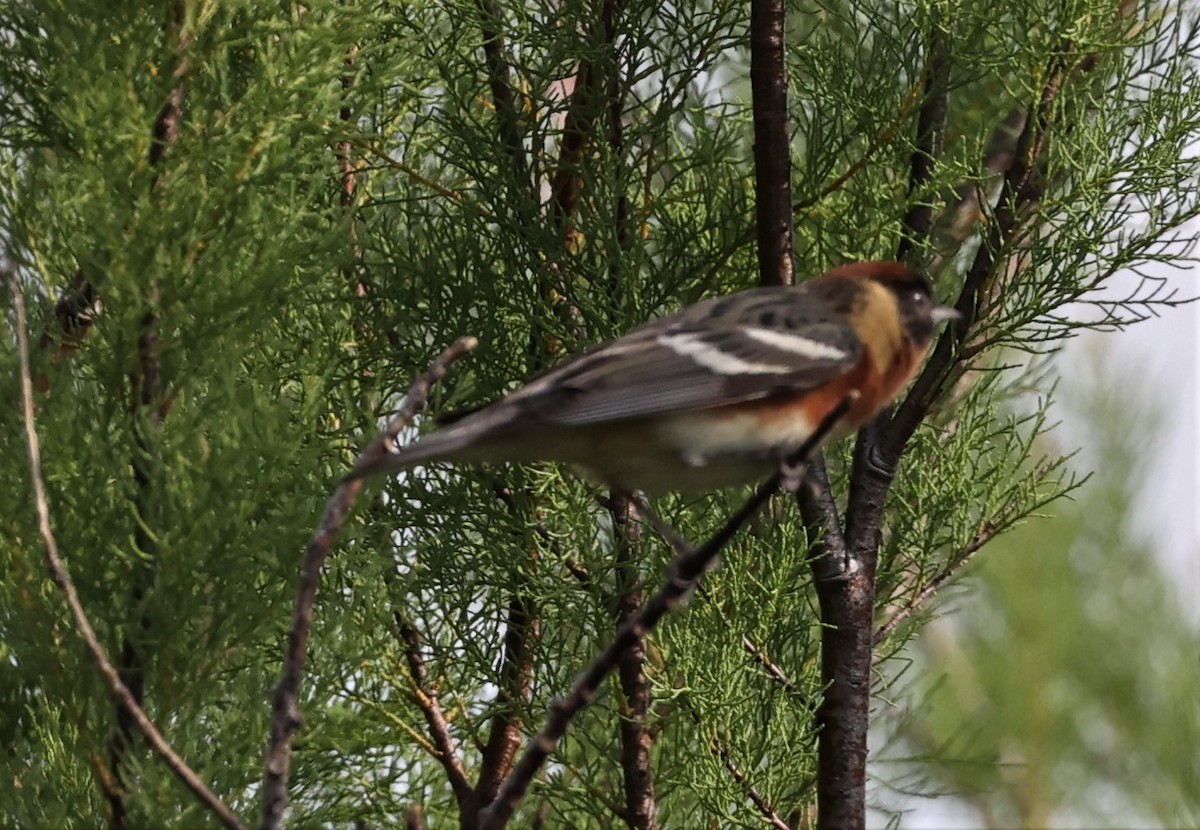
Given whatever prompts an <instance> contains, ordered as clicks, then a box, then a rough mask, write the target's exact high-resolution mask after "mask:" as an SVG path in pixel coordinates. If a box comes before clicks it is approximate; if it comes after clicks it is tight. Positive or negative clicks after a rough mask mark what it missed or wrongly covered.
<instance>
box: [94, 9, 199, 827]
mask: <svg viewBox="0 0 1200 830" xmlns="http://www.w3.org/2000/svg"><path fill="white" fill-rule="evenodd" d="M185 14H186V13H185V10H184V7H183V4H182V3H180V2H177V3H175V4H174V6H173V7H172V9H171V13H170V16H169V18H168V20H167V23H166V26H165V29H166V34H167V38H168V40H169V41H170V42H171V46H172V48H173V50H174V53H175V55H176V56H178V59H177V64H176V66H175V71H174V73H173V75H172V77H173V78H174V80H175V84H174V86H172V87H171V90H170V91H169V92H168V93H167V100H166V101H165V102H164V103H163V106H162V109H161V110H160V111H159V114H158V118H157V119H156V120H155V122H154V128H153V134H152V140H151V142H150V153H149V162H150V166H151V168H152V169H154V171H155V172H154V178H153V181H152V184H151V195H150V198H151V199H156V200H159V199H161V193H160V192H158V191H159V188H158V185H159V183H160V182H161V181H162V173H161V169H160V168H161V167H162V162H163V158H164V156H165V155H166V152H167V148H169V147H170V146H171V145H172V144H173V143H174V142H175V140H176V139H177V138H178V137H179V127H180V123H181V122H182V119H183V89H184V85H183V77H184V76H185V75H186V74H187V71H188V58H187V55H186V54H184V50H185V49H186V47H187V44H188V40H189V37H188V35H187V34H186V32H184V29H183V27H184V23H185ZM159 279H160V277H159V275H157V274H156V275H153V276H151V278H150V288H149V296H148V297H147V300H146V302H147V308H146V309H145V311H144V312H143V313H142V317H141V320H140V322H139V324H138V340H137V361H136V365H135V368H134V369H133V371H132V373H131V374H130V378H129V385H130V405H129V423H130V431H131V432H132V434H133V445H134V452H133V458H132V459H131V466H132V468H133V480H134V495H133V503H134V504H133V507H134V513H135V516H136V521H135V522H134V527H133V544H134V548H135V549H136V550H137V553H138V556H137V557H136V559H135V560H134V566H133V573H132V574H131V577H130V589H129V598H130V606H131V607H132V608H133V609H135V610H138V612H139V613H138V619H137V622H136V623H135V624H134V625H135V626H136V627H134V626H130V628H131V629H133V630H127V631H126V633H125V635H124V637H123V640H122V644H121V652H120V655H119V657H118V660H117V671H118V673H119V675H120V677H121V681H122V682H123V683H124V684H125V687H126V688H127V689H128V690H129V693H130V694H131V695H133V699H134V700H135V701H136V702H137V704H138V706H139V707H142V706H145V688H146V674H145V672H146V669H145V664H144V661H143V658H142V653H141V650H142V648H143V646H144V644H145V643H146V642H147V640H148V638H149V633H150V628H151V618H150V613H149V609H148V607H147V605H146V602H145V600H146V596H147V594H149V593H150V592H151V591H152V590H153V587H154V583H155V580H156V575H157V574H156V570H157V560H158V537H159V534H160V532H161V530H162V510H163V505H162V497H161V494H160V488H159V483H158V481H157V478H158V473H159V472H160V470H161V468H162V457H161V452H160V433H161V430H162V422H163V419H164V418H165V417H166V414H167V410H168V409H169V408H170V403H171V397H170V396H169V395H168V394H167V393H166V388H165V381H164V378H163V370H162V361H161V356H160V353H159V352H160V344H159V333H158V329H159V322H160V321H159V312H158V306H159V302H160V290H159V287H158V283H159ZM116 716H117V726H116V730H115V731H114V732H113V734H112V736H111V737H110V739H109V765H110V767H111V769H112V773H113V777H114V778H115V779H116V782H117V788H116V790H115V791H113V794H112V795H110V798H109V807H110V809H111V811H112V814H111V820H110V826H111V827H112V828H113V830H124V828H125V827H126V826H127V825H126V812H127V810H126V798H127V796H128V794H129V793H130V792H132V791H133V790H135V789H136V782H135V781H134V779H133V777H132V775H131V774H130V773H129V772H127V770H126V767H128V766H130V765H129V763H128V760H129V755H130V753H131V751H132V750H133V736H134V735H135V734H136V733H137V728H136V724H135V723H134V720H133V718H132V717H131V715H130V713H129V711H128V710H127V709H126V708H125V707H123V706H118V707H117V712H116Z"/></svg>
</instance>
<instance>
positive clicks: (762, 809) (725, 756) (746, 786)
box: [713, 741, 792, 830]
mask: <svg viewBox="0 0 1200 830" xmlns="http://www.w3.org/2000/svg"><path fill="white" fill-rule="evenodd" d="M713 751H714V752H715V753H716V754H717V757H719V758H720V759H721V763H723V764H724V765H725V769H727V770H729V774H730V775H732V776H733V780H734V781H736V782H737V783H738V786H740V787H741V788H742V790H743V791H744V792H745V793H746V797H747V798H749V799H750V800H751V801H752V802H754V806H755V807H757V808H758V812H759V813H761V814H762V817H763V818H764V819H765V820H766V822H767V824H769V825H771V826H772V827H774V828H777V830H792V828H791V827H789V826H788V823H787V822H786V821H784V820H783V819H781V818H780V817H779V814H778V813H776V812H775V810H774V808H773V807H771V805H770V804H769V803H768V802H767V800H766V799H765V798H763V795H762V793H760V792H759V791H758V790H757V789H755V787H754V785H753V784H751V783H750V782H749V781H748V780H747V778H746V776H745V775H744V774H743V773H742V771H741V770H740V769H738V767H737V764H735V763H734V762H733V758H732V757H730V755H729V749H728V748H726V747H725V746H723V745H721V744H718V743H716V742H715V741H714V742H713Z"/></svg>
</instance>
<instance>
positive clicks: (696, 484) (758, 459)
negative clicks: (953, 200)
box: [348, 261, 959, 493]
mask: <svg viewBox="0 0 1200 830" xmlns="http://www.w3.org/2000/svg"><path fill="white" fill-rule="evenodd" d="M958 316H959V313H958V312H957V311H956V310H955V309H953V308H951V307H949V306H945V305H939V304H938V303H937V302H936V301H935V300H934V298H933V292H932V290H931V289H930V285H929V283H928V281H927V280H925V279H924V278H923V277H922V276H920V275H919V274H917V273H916V272H914V271H912V270H911V269H909V268H908V267H906V266H904V265H901V264H900V263H896V262H887V261H863V262H852V263H849V264H845V265H842V266H839V267H836V268H834V269H832V270H830V271H828V272H826V273H824V274H822V275H820V276H818V277H814V278H812V279H810V280H807V281H805V282H803V283H801V284H799V285H794V286H770V287H758V288H750V289H746V290H743V291H739V292H736V293H733V294H728V295H725V296H721V297H716V298H713V299H708V300H703V301H701V302H698V303H695V304H693V305H689V306H685V307H684V308H682V309H680V310H678V311H676V312H674V313H673V314H669V315H667V316H664V317H660V318H657V319H655V320H652V321H650V322H648V323H646V324H644V325H642V326H640V327H638V328H635V329H633V330H632V331H630V332H628V333H627V334H625V335H623V336H621V337H618V338H616V339H614V340H611V341H609V342H607V343H603V344H601V345H599V346H596V347H594V348H592V349H589V350H587V351H584V352H582V353H580V354H578V355H576V356H574V357H570V358H567V359H565V360H564V361H563V362H561V363H559V364H558V365H557V366H554V367H552V368H551V369H549V370H548V371H547V372H546V373H545V374H543V375H541V376H540V377H536V378H535V379H533V380H531V381H530V382H528V383H526V384H525V385H524V386H521V387H519V388H518V389H516V390H514V391H513V392H511V393H509V394H508V395H506V396H504V397H502V398H500V399H499V400H497V401H495V402H494V403H491V404H488V405H486V406H483V407H481V408H479V409H477V410H475V411H473V412H471V413H469V414H467V415H465V416H463V417H461V418H459V419H457V420H455V421H453V422H452V423H450V424H448V425H446V426H444V427H443V428H441V429H439V430H437V431H435V432H432V433H430V434H428V435H426V436H424V437H422V438H420V439H418V440H417V441H415V442H413V443H411V444H409V445H407V446H404V447H402V448H400V449H398V450H397V451H395V452H391V453H388V454H386V455H384V456H382V457H380V458H377V459H375V460H372V461H369V462H366V463H360V465H359V466H358V467H356V468H355V469H354V470H353V471H352V472H351V474H350V475H349V476H348V478H350V479H359V478H367V477H371V476H376V475H380V474H384V473H392V472H396V471H399V470H402V469H405V468H410V467H413V466H415V465H425V464H429V463H434V462H452V463H502V462H513V463H532V462H542V461H551V462H564V463H568V464H571V465H574V466H575V467H577V468H580V469H581V470H582V471H583V472H584V473H585V475H587V476H589V477H590V478H592V479H594V480H596V481H598V482H599V483H601V484H603V485H607V486H608V487H610V488H613V489H616V490H619V491H622V492H633V491H643V492H649V493H657V492H668V491H702V490H715V489H721V488H724V487H728V486H733V485H737V484H748V483H754V482H756V481H763V480H765V479H767V478H769V477H770V476H771V475H772V474H773V473H774V472H776V471H778V470H779V467H780V465H781V464H782V463H783V461H784V460H785V459H787V458H788V456H789V455H791V454H793V453H796V452H797V451H798V450H799V449H801V448H802V447H803V446H805V444H806V442H809V441H810V439H813V438H814V434H815V433H817V432H818V430H821V429H825V430H826V432H827V433H828V434H827V435H824V436H821V435H818V436H816V438H817V439H819V440H820V443H824V442H826V441H828V440H834V439H836V438H839V437H844V436H845V435H847V434H849V433H851V432H853V431H855V430H857V429H859V428H860V427H862V426H863V425H864V424H866V423H867V422H869V421H870V420H871V419H872V418H873V417H874V416H875V415H876V414H877V413H878V412H879V411H880V410H881V409H883V408H884V407H885V406H887V405H888V404H889V403H891V402H892V401H893V400H894V399H895V398H896V397H897V395H899V393H900V392H901V391H902V390H903V389H904V387H905V386H906V385H907V384H908V382H909V381H910V380H911V379H912V377H913V375H914V374H915V373H916V371H917V368H918V367H919V366H920V364H921V361H922V359H923V358H924V356H925V353H926V352H927V351H928V349H929V344H930V342H931V341H932V339H933V335H934V332H935V331H936V329H937V326H938V325H939V324H940V323H942V322H945V321H948V320H953V319H956V318H957V317H958ZM839 410H840V411H839ZM835 417H836V422H835V423H833V425H832V428H828V427H829V424H826V423H825V421H826V420H827V419H830V418H835Z"/></svg>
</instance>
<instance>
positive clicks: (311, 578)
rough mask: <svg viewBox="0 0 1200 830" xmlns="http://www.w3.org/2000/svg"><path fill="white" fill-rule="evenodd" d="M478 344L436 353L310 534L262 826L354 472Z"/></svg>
mask: <svg viewBox="0 0 1200 830" xmlns="http://www.w3.org/2000/svg"><path fill="white" fill-rule="evenodd" d="M475 343H476V340H475V338H473V337H462V338H459V339H458V340H456V341H455V342H454V343H453V344H452V345H451V346H450V347H449V348H448V349H446V350H445V351H444V352H442V353H441V354H440V355H438V357H437V359H436V360H434V362H433V363H432V364H431V365H430V367H429V369H428V370H427V371H426V372H425V374H423V375H421V377H419V378H418V379H417V380H416V382H415V383H413V385H412V387H411V388H410V389H409V390H408V394H407V395H405V396H404V400H403V401H402V402H401V404H400V408H399V409H398V410H397V411H396V414H395V416H394V417H393V418H392V419H391V421H390V422H389V423H388V425H387V427H385V428H384V430H383V432H381V433H380V434H379V435H378V436H377V437H376V438H375V440H374V441H372V442H371V444H370V446H368V447H367V448H366V449H365V450H363V452H362V454H361V455H359V457H358V459H357V460H356V461H355V463H354V466H353V467H352V468H351V471H350V474H349V475H348V476H347V477H346V478H344V479H343V480H342V482H341V484H339V485H338V488H337V490H335V491H334V493H333V495H332V496H330V497H329V500H328V501H327V502H326V503H325V510H324V513H323V514H322V516H321V522H320V524H318V525H317V529H316V530H315V531H314V532H313V535H312V538H311V539H309V542H308V547H307V548H306V549H305V552H304V566H303V571H302V573H301V576H300V584H299V586H298V587H297V589H296V600H295V606H294V611H293V614H292V626H291V629H290V630H289V631H288V640H287V646H286V648H285V650H284V655H283V670H282V672H281V674H280V677H279V682H278V683H277V684H276V686H275V691H274V693H273V694H272V698H271V700H272V707H273V714H272V717H271V731H270V735H269V737H268V740H267V752H266V762H265V764H264V767H265V769H264V773H263V786H262V789H263V814H262V823H261V825H260V827H261V828H262V830H277V829H278V828H279V826H280V823H281V822H282V820H283V811H284V808H285V807H286V806H287V797H288V794H287V779H288V768H289V766H290V764H291V755H292V744H291V739H292V735H293V733H295V731H296V730H297V729H299V728H300V724H301V723H302V718H301V714H300V707H299V705H298V703H297V698H298V694H299V690H300V681H301V679H302V677H303V673H304V655H305V650H306V648H307V646H308V633H309V629H310V628H311V627H312V618H313V611H312V609H313V602H314V601H315V599H316V595H317V585H318V584H319V583H320V581H321V568H322V566H323V565H324V564H325V559H326V558H327V557H328V556H329V551H330V549H331V548H332V547H333V541H334V539H335V538H336V537H337V534H338V532H339V531H340V530H341V527H342V523H343V522H345V520H346V516H347V515H348V514H349V513H350V508H351V507H352V506H353V505H354V501H355V499H356V498H357V496H358V493H359V491H360V490H361V489H362V486H363V482H362V480H361V479H359V478H356V477H355V473H356V472H357V471H360V470H362V469H363V468H365V467H367V466H369V465H370V464H373V463H374V462H376V461H378V460H379V459H381V458H383V457H384V456H385V455H386V454H387V453H388V451H389V448H390V447H391V446H392V445H393V444H394V443H395V441H396V437H397V436H398V435H399V434H400V430H402V429H403V428H404V427H405V425H407V424H408V422H409V421H411V420H412V419H413V416H415V415H416V414H417V412H418V411H419V410H420V409H421V407H422V406H423V405H424V404H425V398H426V397H427V396H428V394H429V389H430V388H431V387H432V386H433V384H435V383H436V382H437V381H439V380H441V379H442V377H444V376H445V374H446V372H447V370H448V369H449V368H450V364H452V363H453V362H454V361H456V360H458V359H459V358H460V357H462V356H463V355H464V354H466V353H467V352H468V351H470V350H471V349H472V348H474V347H475Z"/></svg>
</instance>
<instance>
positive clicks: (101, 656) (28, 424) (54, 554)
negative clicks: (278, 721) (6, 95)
mask: <svg viewBox="0 0 1200 830" xmlns="http://www.w3.org/2000/svg"><path fill="white" fill-rule="evenodd" d="M10 289H11V291H12V295H13V307H14V310H15V311H16V318H17V352H18V359H19V361H20V369H21V379H20V380H21V403H22V407H23V410H24V421H25V442H26V448H27V450H28V452H29V476H30V479H31V480H32V484H33V500H34V507H35V508H36V510H37V517H38V531H39V533H40V534H41V537H42V541H43V543H45V546H46V568H47V570H48V571H49V572H50V577H51V579H53V581H54V584H55V585H56V586H57V587H58V589H59V591H60V592H61V593H62V595H63V599H64V600H66V603H67V608H68V609H69V610H70V612H71V617H72V619H73V621H74V623H75V628H76V630H77V631H78V632H79V637H80V639H82V640H83V643H84V645H85V646H86V647H87V650H88V653H89V654H90V655H91V657H92V662H93V663H95V664H96V668H97V670H99V672H100V675H101V677H102V678H103V679H104V685H105V686H107V687H108V691H109V693H110V694H111V695H112V696H113V699H114V700H115V701H116V703H117V705H118V706H119V707H120V709H121V711H122V712H124V713H126V714H127V716H128V717H129V720H130V723H131V724H132V726H133V728H135V729H136V730H137V731H138V733H139V734H141V736H142V737H143V738H144V739H145V740H146V743H148V744H149V745H150V748H151V749H152V750H153V751H154V752H155V754H157V755H158V756H159V757H160V758H161V759H162V760H163V762H164V763H165V764H166V765H167V767H168V768H169V769H170V770H171V772H172V773H173V774H174V775H175V777H176V778H178V779H179V780H180V781H181V782H182V783H183V785H184V786H185V787H187V788H188V790H189V791H191V793H192V794H193V795H195V796H196V798H197V799H198V800H199V801H200V802H201V803H202V804H203V805H204V806H205V807H207V808H208V809H209V811H211V812H212V814H213V815H215V816H216V817H217V818H218V819H219V820H220V822H221V823H222V824H223V825H225V826H226V827H229V828H235V830H244V828H245V826H246V825H245V824H243V823H242V820H241V819H240V818H238V816H237V815H236V814H235V813H234V812H233V811H232V810H231V809H230V808H229V807H228V806H227V805H226V804H225V803H224V802H223V801H221V799H220V798H218V797H217V796H216V795H215V794H213V792H212V791H211V790H209V789H208V787H207V786H206V785H205V784H204V782H203V781H201V780H200V776H198V775H197V774H196V773H195V771H194V770H192V768H191V767H189V766H188V765H187V763H186V762H185V761H184V760H183V759H182V758H181V757H179V755H178V754H177V753H176V752H175V750H174V749H172V748H171V746H170V744H168V743H167V741H166V739H165V738H163V736H162V733H160V732H159V731H158V729H157V728H156V727H155V726H154V724H153V723H152V722H151V721H150V719H149V718H148V717H147V716H146V713H145V712H144V711H143V710H142V708H141V707H140V706H139V705H138V702H137V700H136V699H135V698H134V696H133V694H132V693H131V692H130V691H129V689H128V688H126V686H125V684H124V683H122V682H121V677H120V674H119V673H118V671H117V669H116V667H115V666H114V665H113V664H112V662H111V661H110V660H109V659H108V655H107V654H106V653H105V651H104V646H103V645H101V644H100V640H99V638H98V637H97V636H96V632H95V630H94V629H93V628H92V624H91V621H90V620H89V619H88V616H87V613H86V612H85V611H84V609H83V604H82V603H81V602H80V601H79V594H78V593H77V592H76V590H75V583H74V582H73V581H72V580H71V574H70V571H68V569H67V565H66V563H65V562H64V561H63V558H62V555H61V554H60V553H59V550H58V542H57V541H56V540H55V538H54V532H53V530H52V529H51V526H50V502H49V499H48V498H47V496H46V484H45V481H44V480H43V478H42V460H41V449H40V444H39V441H38V435H37V427H36V424H35V421H34V412H33V379H32V377H31V372H30V364H29V343H28V340H27V336H26V332H25V300H24V297H23V296H22V294H21V289H20V287H19V286H17V285H16V284H15V282H13V283H11V284H10ZM106 786H108V787H111V788H116V787H117V786H118V785H117V783H116V782H115V781H112V780H110V781H109V782H108V784H107V785H106Z"/></svg>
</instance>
